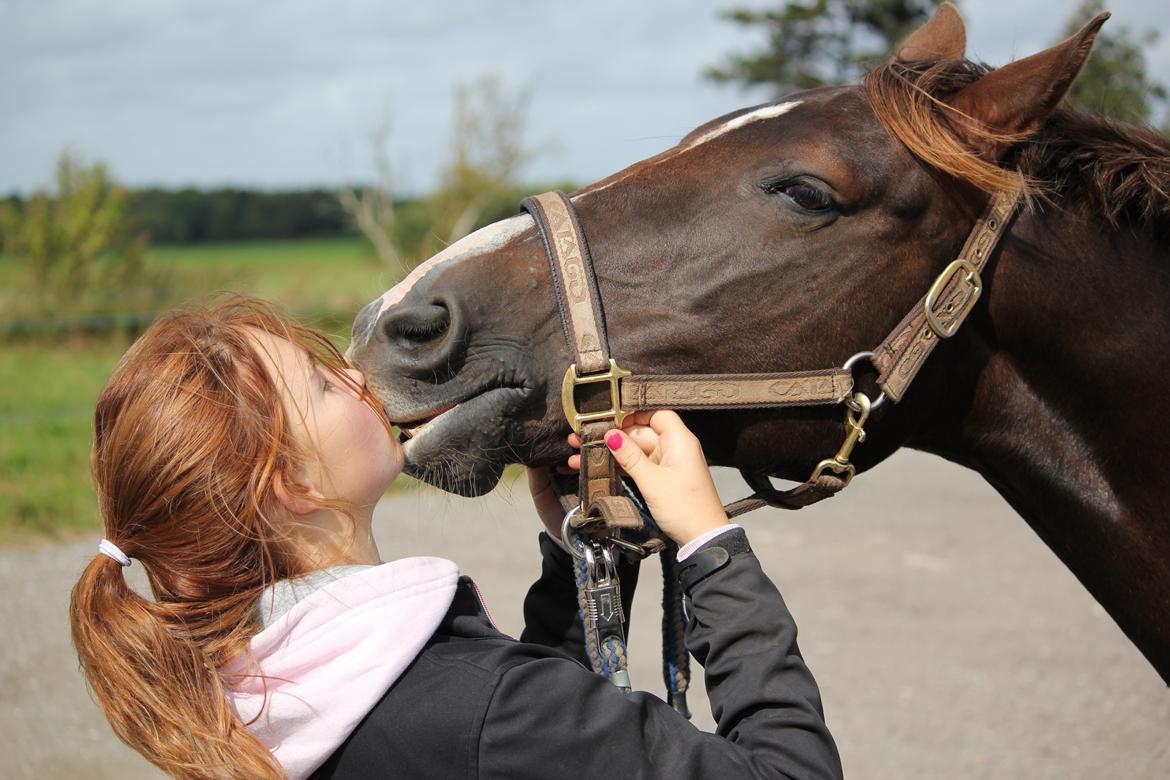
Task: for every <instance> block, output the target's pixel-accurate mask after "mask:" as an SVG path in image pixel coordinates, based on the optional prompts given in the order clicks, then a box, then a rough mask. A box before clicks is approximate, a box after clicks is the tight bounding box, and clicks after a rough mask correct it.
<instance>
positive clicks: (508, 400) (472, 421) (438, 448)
mask: <svg viewBox="0 0 1170 780" xmlns="http://www.w3.org/2000/svg"><path fill="white" fill-rule="evenodd" d="M525 395H526V393H525V392H524V390H523V389H521V388H513V387H498V388H495V389H492V390H488V391H487V392H485V393H482V394H480V395H477V396H475V397H473V398H469V399H467V400H465V401H463V402H462V403H459V404H457V405H456V406H454V407H452V408H450V409H448V410H446V411H444V412H443V413H442V414H440V415H438V416H437V417H435V418H434V419H432V420H430V421H429V422H428V423H427V424H426V425H425V426H422V427H421V428H417V429H414V431H413V432H412V434H411V435H410V436H409V437H406V436H405V435H404V440H403V443H402V451H403V454H404V456H405V458H406V465H405V469H404V470H405V472H406V473H407V474H409V475H410V476H412V477H414V478H415V479H418V480H421V481H423V482H426V483H427V484H429V485H433V486H435V487H437V488H440V489H442V490H446V491H448V492H450V493H455V494H457V495H461V496H469V497H471V496H482V495H483V494H485V493H487V492H488V491H490V490H491V489H492V488H494V487H495V486H496V484H497V483H498V482H499V481H500V476H501V475H502V474H503V471H504V465H505V464H506V463H507V462H508V460H509V458H508V455H509V453H510V447H509V446H508V444H507V441H506V431H507V420H508V417H509V415H510V414H511V413H513V412H514V411H515V410H516V408H517V407H518V406H520V405H521V404H522V403H523V400H524V397H525Z"/></svg>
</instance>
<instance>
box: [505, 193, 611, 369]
mask: <svg viewBox="0 0 1170 780" xmlns="http://www.w3.org/2000/svg"><path fill="white" fill-rule="evenodd" d="M521 205H523V207H524V208H525V209H527V210H528V212H529V213H530V214H532V216H533V218H534V219H535V220H536V224H537V225H539V226H540V237H541V238H542V239H543V240H544V249H545V254H547V255H548V259H549V269H550V270H551V271H552V278H553V285H554V287H555V288H556V293H557V300H558V301H559V302H560V311H561V326H562V327H563V328H564V330H565V342H566V343H567V344H568V345H569V351H570V352H572V353H573V362H574V364H576V366H577V370H578V371H579V372H581V373H583V374H592V373H595V372H598V371H604V370H605V368H606V366H607V365H608V364H609V341H608V339H606V336H605V315H604V314H602V311H601V295H600V294H599V293H598V291H597V276H596V275H595V274H594V273H593V261H592V260H591V259H590V257H589V245H588V244H587V243H585V234H584V233H583V232H582V231H581V225H580V223H579V222H577V213H576V212H575V211H573V207H572V206H571V205H570V203H569V199H568V198H566V197H565V196H564V194H563V193H560V192H546V193H544V194H543V195H537V196H536V197H532V198H525V199H524V201H523V203H522V204H521Z"/></svg>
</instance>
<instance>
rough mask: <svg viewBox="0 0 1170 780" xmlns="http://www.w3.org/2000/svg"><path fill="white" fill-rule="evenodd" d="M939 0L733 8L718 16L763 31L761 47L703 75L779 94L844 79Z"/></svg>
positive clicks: (839, 0) (810, 1)
mask: <svg viewBox="0 0 1170 780" xmlns="http://www.w3.org/2000/svg"><path fill="white" fill-rule="evenodd" d="M940 4H941V0H806V2H795V1H794V2H786V3H784V4H783V5H781V6H780V8H779V9H776V10H767V11H752V10H747V9H733V10H730V11H725V12H723V13H722V16H723V17H724V18H725V19H728V20H730V21H732V22H735V23H736V24H739V25H741V26H743V27H746V28H751V29H760V28H762V29H763V30H765V31H766V32H767V35H768V42H767V44H766V45H765V47H764V49H762V50H760V51H757V52H754V53H750V54H744V55H731V56H730V57H729V58H728V59H727V61H726V62H725V63H724V64H722V65H717V66H715V67H711V68H708V69H707V70H706V71H704V74H703V75H704V76H705V77H706V78H708V79H710V80H712V81H716V82H736V83H740V84H742V85H744V86H756V85H760V84H771V85H773V86H774V87H775V91H776V94H777V96H778V97H779V96H783V95H787V94H789V93H791V92H798V91H800V90H805V89H812V88H814V87H822V86H825V85H827V84H845V83H849V82H852V81H856V80H858V79H859V78H860V76H861V75H862V73H864V71H865V69H866V68H867V67H869V66H871V65H873V64H875V63H877V62H879V61H881V60H882V59H884V58H885V57H886V55H887V54H888V53H889V51H890V50H891V49H892V48H893V47H894V45H895V44H896V43H898V42H899V41H901V40H902V39H903V38H905V37H906V36H907V35H908V34H909V33H910V32H911V31H912V30H914V28H916V27H917V26H918V25H920V24H922V23H923V22H925V21H926V20H927V19H929V18H930V15H931V14H932V13H933V12H934V9H935V8H937V7H938V6H939V5H940Z"/></svg>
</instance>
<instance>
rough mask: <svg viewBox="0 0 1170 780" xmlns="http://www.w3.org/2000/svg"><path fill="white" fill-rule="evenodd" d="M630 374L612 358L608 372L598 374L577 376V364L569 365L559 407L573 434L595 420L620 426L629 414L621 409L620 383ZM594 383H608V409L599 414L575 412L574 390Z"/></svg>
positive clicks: (578, 432)
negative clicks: (607, 421)
mask: <svg viewBox="0 0 1170 780" xmlns="http://www.w3.org/2000/svg"><path fill="white" fill-rule="evenodd" d="M629 375H630V372H629V371H626V370H625V369H624V368H621V367H620V366H619V365H618V364H617V361H615V360H614V359H613V358H610V359H609V370H608V371H602V372H601V373H598V374H586V375H584V376H578V375H577V364H576V363H570V364H569V369H568V370H567V371H565V379H564V381H563V382H561V407H562V408H563V409H564V411H565V419H566V420H568V421H569V425H571V426H573V432H574V433H576V434H577V435H580V434H581V426H582V425H583V424H585V423H589V422H596V421H597V420H610V419H612V420H613V424H614V425H615V426H621V424H622V420H624V419H626V415H628V414H630V412H628V411H626V410H625V409H622V388H621V381H622V379H624V378H625V377H627V376H629ZM594 382H609V408H608V409H603V410H601V411H600V412H580V411H578V410H577V399H576V398H575V396H574V393H575V391H576V389H577V388H578V387H579V386H581V385H588V384H592V383H594Z"/></svg>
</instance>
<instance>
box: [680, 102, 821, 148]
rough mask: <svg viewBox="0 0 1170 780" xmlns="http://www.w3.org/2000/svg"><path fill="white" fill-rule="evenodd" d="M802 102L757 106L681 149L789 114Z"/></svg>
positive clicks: (693, 146)
mask: <svg viewBox="0 0 1170 780" xmlns="http://www.w3.org/2000/svg"><path fill="white" fill-rule="evenodd" d="M800 103H801V101H799V100H790V101H788V102H787V103H777V104H775V105H771V106H764V107H763V108H757V109H756V110H755V111H749V112H747V113H746V114H740V115H739V116H737V117H733V118H731V119H728V120H727V121H726V122H724V123H723V124H721V125H719V127H716V128H712V129H711V130H708V131H707V132H705V133H703V134H702V135H701V136H699V137H698V138H696V139H695V140H693V141H691V142H690V143H688V144H687V145H686V146H684V147H683V148H682V149H681V150H680V151H686V150H687V149H694V148H695V147H696V146H698V145H699V144H705V143H707V142H708V141H710V140H711V139H713V138H718V137H719V136H721V135H723V134H724V133H730V132H731V131H732V130H738V129H739V128H741V127H743V126H744V125H749V124H751V123H752V122H759V121H760V120H763V119H775V118H776V117H778V116H781V115H783V114H787V113H788V112H789V111H791V110H792V109H794V108H796V107H797V106H799V105H800Z"/></svg>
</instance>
